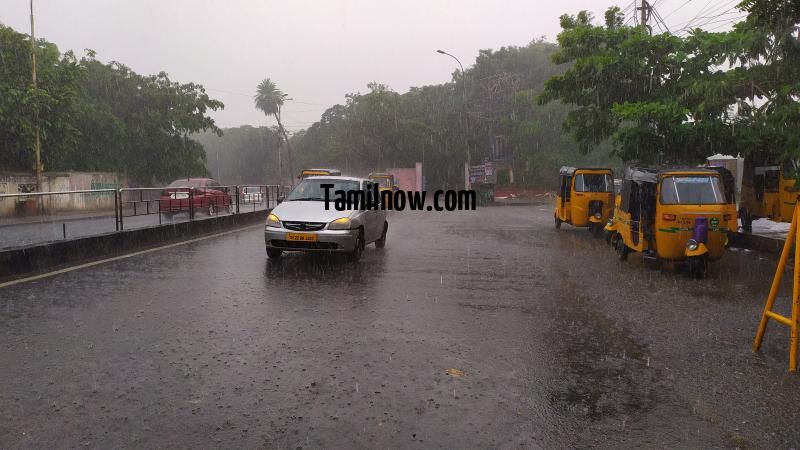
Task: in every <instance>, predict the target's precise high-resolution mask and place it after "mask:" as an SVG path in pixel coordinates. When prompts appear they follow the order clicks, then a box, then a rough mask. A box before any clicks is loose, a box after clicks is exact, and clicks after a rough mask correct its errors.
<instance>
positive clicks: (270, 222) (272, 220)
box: [267, 214, 281, 228]
mask: <svg viewBox="0 0 800 450" xmlns="http://www.w3.org/2000/svg"><path fill="white" fill-rule="evenodd" d="M267 226H268V227H272V228H280V227H281V219H279V218H278V216H276V215H275V214H270V215H268V216H267Z"/></svg>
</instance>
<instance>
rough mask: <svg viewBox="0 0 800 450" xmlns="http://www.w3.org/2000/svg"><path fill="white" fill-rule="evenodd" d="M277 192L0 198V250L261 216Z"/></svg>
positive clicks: (250, 189) (147, 191)
mask: <svg viewBox="0 0 800 450" xmlns="http://www.w3.org/2000/svg"><path fill="white" fill-rule="evenodd" d="M281 192H282V191H281V187H280V186H277V185H237V186H214V187H209V188H190V187H187V188H180V187H158V188H123V189H87V190H75V191H54V192H31V193H14V194H0V248H4V247H11V246H18V245H28V244H32V243H39V242H47V241H52V240H58V239H66V238H67V237H80V236H91V235H95V234H101V233H107V232H110V231H117V232H119V231H123V230H124V229H126V228H140V227H146V226H153V225H161V224H163V223H165V222H169V223H177V222H180V221H193V220H196V219H197V218H199V217H201V216H202V217H203V218H205V217H213V216H218V215H227V214H238V213H240V212H249V211H256V210H258V209H265V210H266V209H269V208H271V207H274V206H276V205H277V199H278V197H279V196H280V194H281ZM154 216H155V217H157V220H155V217H154ZM111 217H113V218H114V226H113V228H112V227H111V224H110V220H111ZM106 221H108V222H106ZM68 224H72V225H70V226H69V231H70V232H69V233H68V232H67V230H68ZM59 225H60V226H59ZM68 235H69V236H68Z"/></svg>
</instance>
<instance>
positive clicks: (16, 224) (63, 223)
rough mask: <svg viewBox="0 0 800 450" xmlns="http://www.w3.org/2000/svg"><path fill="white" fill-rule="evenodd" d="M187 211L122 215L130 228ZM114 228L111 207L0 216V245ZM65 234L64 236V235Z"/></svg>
mask: <svg viewBox="0 0 800 450" xmlns="http://www.w3.org/2000/svg"><path fill="white" fill-rule="evenodd" d="M264 209H267V205H266V203H264V202H261V203H248V204H242V205H241V209H240V211H241V212H248V211H257V210H264ZM217 214H218V215H226V214H227V211H224V210H223V211H219V212H218V213H217ZM206 217H208V215H207V214H203V213H202V212H197V214H196V217H195V219H196V220H200V219H204V218H206ZM188 220H189V213H188V212H187V213H180V214H176V215H175V216H174V217H172V218H170V219H167V218H164V217H161V218H159V215H158V214H140V215H137V216H133V215H132V213H131V212H126V216H125V217H123V228H124V229H125V230H132V229H136V228H145V227H152V226H157V225H161V224H164V223H177V222H186V221H188ZM115 230H116V217H115V216H114V211H113V210H111V211H104V212H101V213H97V212H95V213H87V214H84V215H83V217H82V216H80V215H74V214H73V215H64V216H59V215H52V216H35V217H23V218H16V217H13V218H12V217H0V249H4V248H11V247H18V246H22V245H31V244H41V243H44V242H51V241H59V240H62V239H65V238H66V239H72V238H77V237H85V236H96V235H98V234H103V233H112V232H114V231H115ZM65 235H66V237H65Z"/></svg>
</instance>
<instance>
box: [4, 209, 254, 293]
mask: <svg viewBox="0 0 800 450" xmlns="http://www.w3.org/2000/svg"><path fill="white" fill-rule="evenodd" d="M256 227H263V225H260V224H258V225H251V226H248V227H243V228H237V229H235V230H230V231H223V232H222V233H216V234H210V235H208V236H202V237H199V238H194V239H189V240H188V241H181V242H175V243H172V244H167V245H162V246H160V247H155V248H148V249H147V250H140V251H138V252H133V253H126V254H124V255H119V256H114V257H111V258H106V259H101V260H99V261H92V262H89V263H85V264H80V265H77V266H71V267H65V268H63V269H59V270H54V271H52V272H46V273H40V274H38V275H33V276H30V277H25V278H19V279H16V280H11V281H6V282H5V283H0V289H2V288H6V287H9V286H14V285H15V284H20V283H27V282H29V281H36V280H41V279H44V278H50V277H54V276H56V275H61V274H62V273H68V272H72V271H75V270H80V269H85V268H87V267H94V266H98V265H100V264H105V263H109V262H114V261H119V260H122V259H127V258H132V257H134V256H139V255H145V254H147V253H153V252H157V251H160V250H166V249H168V248H173V247H178V246H180V245H186V244H191V243H193V242H199V241H204V240H206V239H211V238H216V237H220V236H225V235H228V234H233V233H238V232H240V231H245V230H249V229H251V228H256Z"/></svg>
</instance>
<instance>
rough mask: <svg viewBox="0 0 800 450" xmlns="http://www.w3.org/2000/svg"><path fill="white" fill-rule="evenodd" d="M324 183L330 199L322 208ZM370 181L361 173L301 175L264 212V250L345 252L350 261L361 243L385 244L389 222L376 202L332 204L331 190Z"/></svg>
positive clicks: (369, 186)
mask: <svg viewBox="0 0 800 450" xmlns="http://www.w3.org/2000/svg"><path fill="white" fill-rule="evenodd" d="M324 184H331V185H333V187H332V188H329V190H328V193H329V199H330V200H331V202H330V203H329V204H328V209H326V199H325V189H324V188H323V187H322V185H324ZM373 189H374V182H373V181H371V180H369V179H366V178H355V177H341V176H315V177H309V178H305V179H303V180H302V181H301V182H300V183H298V185H297V186H295V188H294V189H293V190H292V192H290V193H289V195H287V196H286V197H285V198H284V200H283V201H282V202H281V203H280V204H279V205H278V206H276V207H275V208H274V209H273V210H272V211H271V212H270V214H269V215H268V216H267V222H266V224H265V226H264V242H265V245H266V250H267V256H268V257H269V258H270V259H277V258H280V257H281V254H282V253H283V252H286V251H301V252H330V253H345V254H347V256H348V258H349V259H350V260H351V261H357V260H358V259H360V258H361V254H362V252H363V251H364V247H366V246H367V245H368V244H371V243H375V247H376V248H379V249H382V248H384V247H385V246H386V233H387V232H388V230H389V223H388V222H387V221H386V211H385V210H383V209H382V208H380V206H378V207H375V208H364V209H361V208H360V206H361V205H358V206H354V207H353V208H352V209H345V210H344V211H339V210H337V209H336V208H335V207H334V206H335V205H334V204H333V200H335V199H336V198H337V197H336V196H335V195H334V192H335V191H337V190H343V191H363V192H373Z"/></svg>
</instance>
